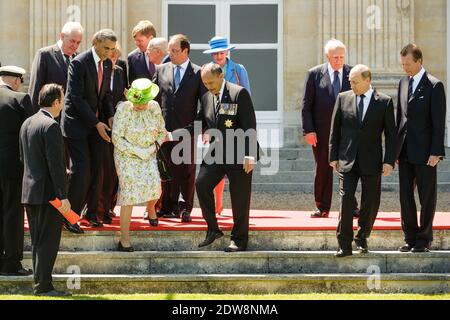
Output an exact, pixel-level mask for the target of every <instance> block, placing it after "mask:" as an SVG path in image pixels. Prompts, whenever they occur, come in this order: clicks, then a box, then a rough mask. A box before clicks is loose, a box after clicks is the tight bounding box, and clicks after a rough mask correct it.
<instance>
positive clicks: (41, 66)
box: [28, 22, 84, 234]
mask: <svg viewBox="0 0 450 320" xmlns="http://www.w3.org/2000/svg"><path fill="white" fill-rule="evenodd" d="M83 33H84V30H83V27H82V26H81V24H79V23H78V22H67V23H66V24H65V25H64V27H63V28H62V30H61V34H60V39H59V40H58V42H57V43H56V44H54V45H52V46H49V47H45V48H42V49H40V50H39V51H38V52H37V54H36V56H35V58H34V61H33V66H32V69H31V77H30V86H29V88H28V93H29V94H30V96H31V101H32V103H33V108H34V110H35V111H37V110H39V108H40V107H39V104H38V99H39V92H40V91H41V89H42V87H43V86H44V85H46V84H48V83H56V84H59V85H60V86H62V87H63V90H64V91H65V90H66V86H67V73H68V70H69V64H70V61H71V60H72V59H73V58H74V57H75V55H76V53H77V50H78V47H79V46H80V44H81V41H82V39H83ZM57 121H58V119H57ZM66 156H68V155H66ZM66 161H67V163H68V159H66ZM67 165H68V164H67ZM63 225H64V227H65V228H66V229H67V230H68V231H70V232H73V233H78V234H81V233H84V232H83V230H81V228H80V226H78V224H74V225H71V224H70V223H69V222H68V221H67V220H66V219H63Z"/></svg>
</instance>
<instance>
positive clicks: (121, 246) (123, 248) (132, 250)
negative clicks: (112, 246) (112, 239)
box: [117, 241, 134, 252]
mask: <svg viewBox="0 0 450 320" xmlns="http://www.w3.org/2000/svg"><path fill="white" fill-rule="evenodd" d="M117 251H121V252H134V248H133V247H131V246H130V247H124V246H123V245H122V242H120V241H119V244H118V245H117Z"/></svg>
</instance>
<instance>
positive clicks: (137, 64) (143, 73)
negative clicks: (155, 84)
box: [128, 49, 156, 84]
mask: <svg viewBox="0 0 450 320" xmlns="http://www.w3.org/2000/svg"><path fill="white" fill-rule="evenodd" d="M150 63H152V62H150ZM128 67H129V69H130V70H129V74H128V79H129V81H130V84H131V83H133V81H134V80H136V79H140V78H147V79H150V80H152V78H153V77H154V75H153V74H150V71H149V70H148V67H147V63H146V62H145V53H142V52H141V51H140V50H139V49H135V50H134V51H132V52H131V53H130V54H129V55H128ZM155 68H156V67H155Z"/></svg>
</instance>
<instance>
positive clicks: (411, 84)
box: [408, 77, 414, 100]
mask: <svg viewBox="0 0 450 320" xmlns="http://www.w3.org/2000/svg"><path fill="white" fill-rule="evenodd" d="M413 84H414V78H413V77H411V78H410V79H409V85H408V100H410V99H411V97H412V95H413V94H414V92H413Z"/></svg>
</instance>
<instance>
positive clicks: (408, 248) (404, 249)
mask: <svg viewBox="0 0 450 320" xmlns="http://www.w3.org/2000/svg"><path fill="white" fill-rule="evenodd" d="M413 247H414V246H413V245H410V244H409V243H405V244H404V245H403V246H401V247H400V248H398V251H400V252H410V251H411V250H412V248H413Z"/></svg>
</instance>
